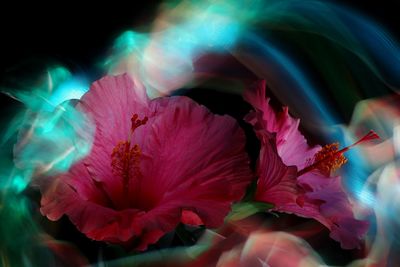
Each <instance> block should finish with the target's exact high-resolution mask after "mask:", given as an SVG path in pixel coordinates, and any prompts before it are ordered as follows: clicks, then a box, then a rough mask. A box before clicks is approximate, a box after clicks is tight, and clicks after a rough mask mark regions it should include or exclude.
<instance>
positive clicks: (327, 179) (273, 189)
mask: <svg viewBox="0 0 400 267" xmlns="http://www.w3.org/2000/svg"><path fill="white" fill-rule="evenodd" d="M265 86H266V84H265V81H262V82H260V83H257V84H256V85H255V87H252V88H248V90H247V91H246V92H245V99H246V101H248V102H249V103H250V104H251V105H252V106H253V107H254V109H255V110H254V111H252V112H250V113H249V114H248V115H247V116H246V118H245V120H246V121H247V122H249V123H250V124H252V125H253V127H254V130H255V132H256V134H257V137H258V138H259V139H260V142H261V151H260V156H259V159H258V163H257V175H258V184H257V190H256V195H255V199H256V200H257V201H264V202H268V203H272V204H274V208H273V210H275V211H278V212H285V213H293V214H296V215H298V216H302V217H307V218H313V219H315V220H318V221H319V222H320V223H322V224H323V225H325V226H326V227H327V228H328V229H329V230H330V231H331V234H330V236H331V237H332V238H333V239H335V240H336V241H339V242H340V243H341V246H342V247H343V248H345V249H352V248H356V247H358V246H359V244H360V239H361V238H362V237H363V235H364V234H365V232H366V231H367V228H368V224H367V222H365V221H360V220H357V219H355V218H354V215H353V211H352V206H351V204H350V202H349V199H348V196H347V194H346V192H345V190H344V189H343V187H342V184H341V178H340V176H335V177H331V176H330V175H331V172H333V171H334V170H335V169H337V168H339V167H340V166H341V165H342V164H344V163H345V161H346V159H345V157H344V156H343V153H344V152H345V151H347V150H348V149H349V148H350V147H347V148H345V149H342V150H338V145H337V144H333V145H328V146H325V147H324V148H321V147H319V146H315V147H310V146H309V145H308V144H307V141H306V139H305V138H304V136H303V135H302V134H301V133H300V131H299V130H298V126H299V120H298V119H297V120H296V119H293V118H292V117H291V116H290V115H289V113H288V108H287V107H285V108H284V109H283V111H282V112H279V113H278V112H275V111H274V110H273V108H272V107H271V106H270V105H269V103H268V102H269V99H267V98H266V96H265ZM374 138H377V135H376V134H375V133H373V132H370V133H369V134H368V135H366V136H365V137H364V138H362V139H361V140H360V141H359V142H357V143H356V144H358V143H360V142H363V141H366V140H371V139H374ZM356 144H354V145H356Z"/></svg>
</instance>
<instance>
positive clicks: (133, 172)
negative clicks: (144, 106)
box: [111, 114, 148, 194]
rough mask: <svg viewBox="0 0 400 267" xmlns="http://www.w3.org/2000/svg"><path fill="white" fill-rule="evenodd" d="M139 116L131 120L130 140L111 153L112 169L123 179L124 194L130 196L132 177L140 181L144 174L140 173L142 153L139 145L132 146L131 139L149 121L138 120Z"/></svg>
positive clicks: (144, 119) (118, 145) (119, 143)
mask: <svg viewBox="0 0 400 267" xmlns="http://www.w3.org/2000/svg"><path fill="white" fill-rule="evenodd" d="M138 117H139V116H138V115H137V114H133V116H132V118H131V132H130V136H129V140H126V141H119V142H118V144H117V145H116V146H115V147H114V149H113V151H112V153H111V168H112V173H113V174H114V175H115V176H118V177H121V178H122V184H123V187H124V193H125V194H128V191H129V181H130V179H131V178H132V177H135V178H136V179H140V178H141V177H142V173H141V171H140V157H141V155H142V151H141V149H140V147H139V145H138V144H135V145H132V143H131V141H130V139H131V137H132V135H133V133H134V131H135V130H136V129H137V128H139V127H140V126H142V125H145V124H146V123H147V121H148V118H147V117H144V118H143V119H142V120H140V119H138Z"/></svg>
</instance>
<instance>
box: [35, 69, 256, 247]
mask: <svg viewBox="0 0 400 267" xmlns="http://www.w3.org/2000/svg"><path fill="white" fill-rule="evenodd" d="M76 108H77V110H80V111H82V112H84V113H85V114H87V115H89V117H90V118H91V119H92V120H93V122H94V124H95V126H96V133H95V137H94V144H93V148H92V150H91V152H90V154H89V155H88V156H87V157H86V158H84V159H83V160H81V161H79V162H78V163H76V164H75V165H74V166H73V167H72V168H71V169H70V170H69V171H68V172H67V173H64V174H61V175H59V176H57V177H50V178H45V179H42V180H40V182H39V185H40V189H41V191H42V199H41V205H42V207H41V212H42V214H43V215H45V216H47V217H48V218H49V219H51V220H58V219H59V218H60V217H61V216H62V215H63V214H66V215H67V216H68V217H69V219H70V220H71V221H72V222H73V223H74V224H75V225H76V227H77V228H78V229H79V230H80V231H81V232H83V233H84V234H86V235H87V236H88V237H89V238H92V239H94V240H100V241H106V242H110V243H116V244H123V245H127V246H130V247H134V248H136V249H138V250H144V249H146V248H147V246H148V245H149V244H152V243H155V242H156V241H157V240H158V239H159V238H160V237H161V236H162V235H164V234H165V233H166V232H169V231H171V230H173V229H174V228H175V227H176V226H177V224H179V223H180V222H182V223H185V224H192V225H200V224H204V225H205V226H206V227H210V228H214V227H218V226H220V225H221V224H222V223H223V220H224V217H225V216H226V214H227V213H228V212H229V210H230V207H231V203H232V202H234V201H237V200H239V199H240V198H241V197H242V196H243V194H244V192H245V189H246V186H247V185H248V183H249V182H250V180H251V177H252V175H251V172H250V170H249V167H248V166H249V165H248V156H247V154H246V152H245V149H244V145H245V136H244V134H243V132H242V130H241V128H240V127H239V126H238V124H237V123H236V121H235V120H234V119H233V118H231V117H229V116H218V115H214V114H212V113H210V111H208V110H207V109H206V108H205V107H204V106H200V105H198V104H197V103H195V102H194V101H192V100H191V99H189V98H187V97H184V96H175V97H165V98H157V99H154V100H149V99H148V97H147V95H146V91H145V89H144V88H143V87H141V86H139V85H138V84H136V83H135V82H134V81H132V80H131V79H130V78H129V77H128V76H127V75H122V76H115V77H114V76H106V77H104V78H102V79H101V80H99V81H97V82H95V83H94V84H93V85H92V87H91V88H90V90H89V91H88V92H87V93H86V94H85V95H84V96H83V97H82V99H81V101H80V103H79V104H78V105H77V107H76Z"/></svg>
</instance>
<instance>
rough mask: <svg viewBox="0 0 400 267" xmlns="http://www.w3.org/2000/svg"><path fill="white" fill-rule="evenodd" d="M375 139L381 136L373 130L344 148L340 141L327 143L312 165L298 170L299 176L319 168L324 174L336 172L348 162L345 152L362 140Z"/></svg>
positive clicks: (315, 156)
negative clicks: (341, 146)
mask: <svg viewBox="0 0 400 267" xmlns="http://www.w3.org/2000/svg"><path fill="white" fill-rule="evenodd" d="M374 139H379V136H378V135H377V134H376V133H375V132H374V131H372V130H371V131H369V132H368V133H367V134H366V135H365V136H364V137H362V138H361V139H360V140H358V141H357V142H355V143H354V144H352V145H350V146H347V147H345V148H342V149H341V150H339V143H333V144H329V145H326V146H324V147H323V148H322V149H321V150H320V151H318V152H317V153H316V154H315V155H314V159H313V163H312V164H311V165H309V166H307V167H305V168H304V169H302V170H300V171H298V172H297V177H299V176H301V175H303V174H305V173H307V172H309V171H311V170H319V171H320V172H321V173H322V174H323V175H325V176H328V177H329V176H330V175H331V173H332V172H335V171H336V170H337V169H339V168H340V167H341V166H342V165H343V164H345V163H346V162H347V158H346V157H345V156H344V155H343V153H344V152H346V151H348V150H349V149H350V148H352V147H354V146H356V145H358V144H360V143H362V142H365V141H369V140H374Z"/></svg>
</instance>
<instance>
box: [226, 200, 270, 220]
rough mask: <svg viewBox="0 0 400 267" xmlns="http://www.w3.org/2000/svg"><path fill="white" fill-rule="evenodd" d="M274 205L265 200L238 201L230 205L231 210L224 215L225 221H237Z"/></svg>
mask: <svg viewBox="0 0 400 267" xmlns="http://www.w3.org/2000/svg"><path fill="white" fill-rule="evenodd" d="M273 207H274V205H273V204H270V203H265V202H255V201H253V202H239V203H236V204H233V205H232V211H231V212H230V213H229V214H228V216H226V218H225V220H226V221H238V220H242V219H244V218H247V217H249V216H251V215H253V214H256V213H258V212H265V211H267V210H269V209H271V208H273Z"/></svg>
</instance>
